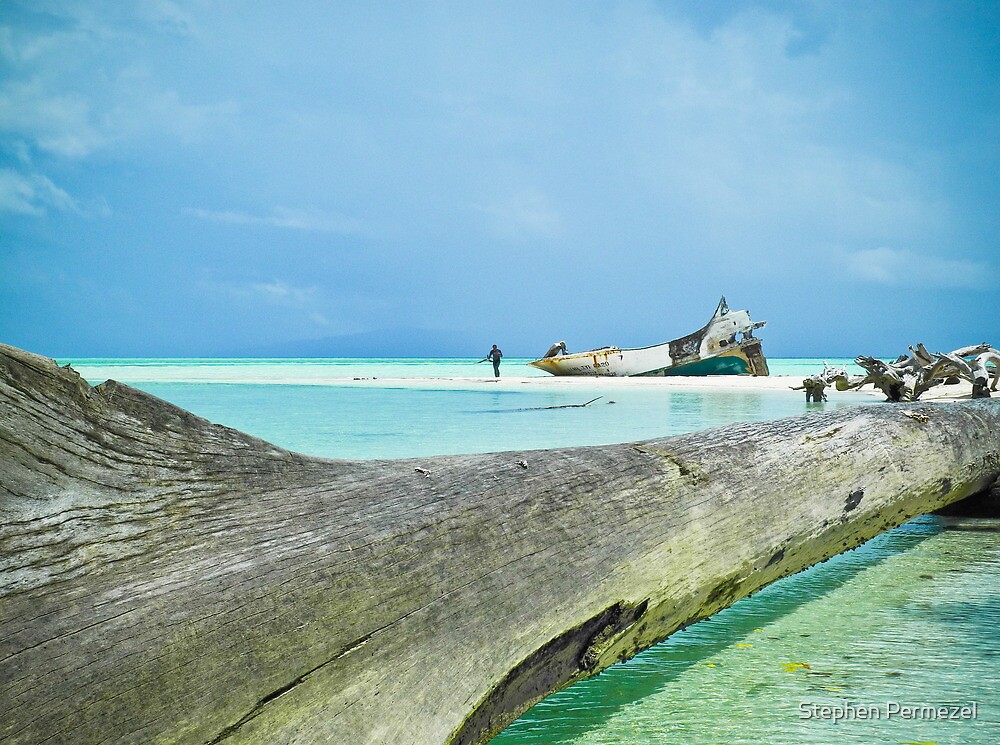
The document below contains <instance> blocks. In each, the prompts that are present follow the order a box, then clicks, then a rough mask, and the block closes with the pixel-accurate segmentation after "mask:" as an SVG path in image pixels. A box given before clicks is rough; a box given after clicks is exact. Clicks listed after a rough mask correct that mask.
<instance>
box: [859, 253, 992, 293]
mask: <svg viewBox="0 0 1000 745" xmlns="http://www.w3.org/2000/svg"><path fill="white" fill-rule="evenodd" d="M846 259H847V269H848V271H849V272H850V274H851V275H852V276H854V277H855V278H857V279H860V280H862V281H864V282H871V283H873V284H881V285H889V286H902V287H924V288H935V289H983V288H985V287H987V286H989V285H990V284H991V283H992V282H993V281H994V278H995V277H994V275H995V272H994V270H993V268H992V267H990V266H989V265H988V264H986V263H985V262H981V261H970V260H968V259H944V258H940V257H938V256H927V255H924V254H919V253H915V252H913V251H908V250H905V249H894V248H887V247H885V246H882V247H879V248H872V249H865V250H862V251H855V252H853V253H849V254H847V257H846Z"/></svg>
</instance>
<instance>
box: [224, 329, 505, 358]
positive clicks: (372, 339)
mask: <svg viewBox="0 0 1000 745" xmlns="http://www.w3.org/2000/svg"><path fill="white" fill-rule="evenodd" d="M492 343H493V342H492V340H490V339H487V338H482V339H477V338H473V337H472V335H471V334H468V333H467V332H456V331H438V330H429V329H413V328H397V329H383V330H380V331H366V332H363V333H358V334H344V335H341V336H327V337H324V338H321V339H299V340H295V341H287V342H279V343H274V344H265V345H261V346H259V347H252V348H247V349H244V350H242V351H240V352H239V354H240V356H252V357H473V358H474V357H482V356H483V355H485V354H486V352H487V350H488V349H489V348H490V346H491V345H492Z"/></svg>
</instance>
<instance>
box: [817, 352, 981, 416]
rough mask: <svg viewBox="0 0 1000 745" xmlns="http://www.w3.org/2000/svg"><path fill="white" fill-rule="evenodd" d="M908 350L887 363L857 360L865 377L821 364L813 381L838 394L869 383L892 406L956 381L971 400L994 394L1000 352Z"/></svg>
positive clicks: (917, 397) (912, 399) (874, 359)
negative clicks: (967, 390) (962, 382)
mask: <svg viewBox="0 0 1000 745" xmlns="http://www.w3.org/2000/svg"><path fill="white" fill-rule="evenodd" d="M909 350H910V354H909V355H901V356H900V357H898V358H897V359H896V360H895V361H893V362H889V363H886V362H883V361H882V360H880V359H877V358H875V357H865V356H862V357H858V358H856V359H855V360H854V361H855V363H856V364H857V365H858V366H859V367H861V368H862V369H863V370H864V371H865V373H866V374H865V375H848V374H847V371H846V370H844V368H842V367H841V368H832V367H829V366H828V365H826V363H823V371H822V372H821V373H819V374H818V375H815V376H813V378H819V379H820V380H822V381H824V382H825V383H826V384H828V385H833V386H835V387H836V389H837V390H838V391H847V390H854V389H858V388H861V387H863V386H865V385H868V384H869V383H870V384H871V385H873V386H875V387H876V388H878V389H879V390H880V391H882V392H883V393H884V394H885V396H886V400H888V401H895V402H898V401H916V400H917V399H919V398H920V396H921V395H923V394H924V393H926V392H927V391H928V390H930V389H931V388H933V387H934V386H936V385H941V384H942V383H950V382H957V381H958V380H966V381H968V382H969V383H972V397H973V398H989V397H990V391H991V390H993V391H995V390H997V385H998V383H1000V351H997V350H996V349H994V348H993V347H991V346H990V345H989V344H985V343H984V344H976V345H974V346H969V347H962V348H960V349H956V350H955V351H953V352H949V353H947V354H938V353H930V352H928V351H927V349H926V348H925V347H924V345H923V344H917V345H916V347H909ZM991 377H992V379H993V383H992V385H990V384H989V380H990V378H991ZM804 384H805V381H803V385H804Z"/></svg>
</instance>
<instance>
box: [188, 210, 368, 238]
mask: <svg viewBox="0 0 1000 745" xmlns="http://www.w3.org/2000/svg"><path fill="white" fill-rule="evenodd" d="M188 213H189V214H192V215H194V216H195V217H200V218H201V219H203V220H211V221H213V222H222V223H230V224H232V225H250V226H267V227H272V228H286V229H289V230H304V231H310V232H317V233H341V234H348V233H357V232H359V231H360V230H361V224H360V223H359V222H358V221H357V220H355V219H353V218H350V217H346V216H344V215H339V214H335V213H320V212H316V211H312V210H303V209H291V208H288V207H275V208H274V209H273V210H271V213H270V214H267V215H252V214H249V213H246V212H235V211H230V210H223V211H215V210H203V209H192V210H188Z"/></svg>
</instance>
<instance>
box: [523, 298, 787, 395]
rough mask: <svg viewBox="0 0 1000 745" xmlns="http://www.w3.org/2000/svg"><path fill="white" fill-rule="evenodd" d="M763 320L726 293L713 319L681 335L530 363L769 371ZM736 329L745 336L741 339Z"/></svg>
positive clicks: (566, 368) (611, 371) (594, 372)
mask: <svg viewBox="0 0 1000 745" xmlns="http://www.w3.org/2000/svg"><path fill="white" fill-rule="evenodd" d="M763 325H764V322H758V323H754V322H753V321H752V320H750V314H749V313H748V312H747V311H745V310H737V311H730V310H729V308H728V306H727V305H726V299H725V298H723V299H722V300H721V302H720V303H719V307H718V308H717V309H716V311H715V315H713V316H712V319H711V320H710V321H709V322H708V324H706V325H705V326H704V327H703V328H701V329H699V330H698V331H695V332H694V333H693V334H689V335H688V336H684V337H681V338H680V339H675V340H674V341H669V342H664V343H663V344H656V345H653V346H649V347H640V348H636V349H619V348H618V347H603V348H601V349H592V350H589V351H586V352H576V353H573V354H553V355H552V356H546V357H543V358H541V359H538V360H535V361H534V362H531V363H530V364H531V365H532V366H533V367H537V368H538V369H540V370H545V372H548V373H551V374H552V375H589V376H607V377H624V376H634V375H713V374H714V375H738V374H744V375H767V374H768V370H767V360H766V359H765V358H764V355H763V353H762V351H761V347H760V341H759V340H758V339H756V338H754V337H753V330H754V329H756V328H760V327H762V326H763ZM737 334H743V339H742V340H740V341H737V339H736V337H737Z"/></svg>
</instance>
